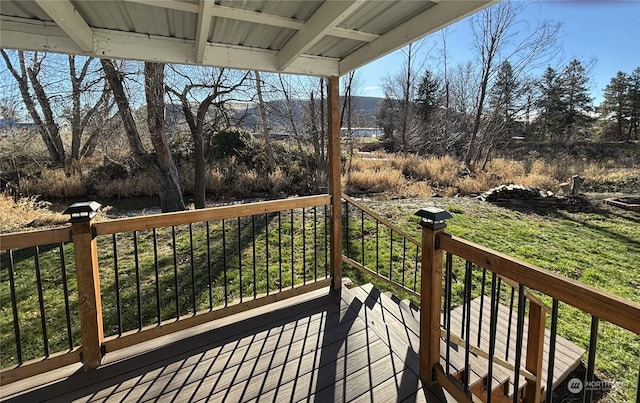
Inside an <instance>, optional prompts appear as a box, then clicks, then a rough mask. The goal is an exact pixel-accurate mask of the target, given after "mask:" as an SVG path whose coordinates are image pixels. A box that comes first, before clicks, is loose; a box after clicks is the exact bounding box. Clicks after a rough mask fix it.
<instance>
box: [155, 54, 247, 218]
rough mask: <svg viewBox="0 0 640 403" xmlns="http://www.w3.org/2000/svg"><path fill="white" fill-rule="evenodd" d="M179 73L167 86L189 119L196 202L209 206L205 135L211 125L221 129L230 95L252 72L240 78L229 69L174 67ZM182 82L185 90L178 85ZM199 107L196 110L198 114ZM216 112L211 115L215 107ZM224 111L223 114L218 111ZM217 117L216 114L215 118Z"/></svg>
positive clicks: (199, 205) (199, 206) (196, 204)
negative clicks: (183, 68)
mask: <svg viewBox="0 0 640 403" xmlns="http://www.w3.org/2000/svg"><path fill="white" fill-rule="evenodd" d="M171 70H172V71H173V72H174V73H175V74H176V77H177V79H176V81H177V82H175V83H173V85H174V86H170V85H167V86H166V89H167V92H169V93H170V94H172V95H175V96H176V97H177V98H178V100H179V101H180V104H181V106H182V112H183V113H184V117H185V120H186V121H187V125H188V126H189V131H190V132H191V138H192V140H193V160H194V162H193V170H194V197H193V199H194V205H195V207H196V208H198V209H199V208H204V207H205V196H206V186H205V171H206V158H205V155H206V150H205V141H204V136H205V132H206V131H207V128H209V129H212V128H217V127H218V124H219V122H218V120H219V118H220V116H221V115H224V114H225V113H226V111H225V104H226V103H227V102H229V101H230V99H229V98H228V95H229V94H231V93H233V92H234V91H236V90H238V89H239V88H240V87H241V86H243V85H244V82H245V80H246V79H247V77H248V75H249V73H248V72H247V73H244V74H243V75H242V76H241V77H240V78H239V79H238V80H235V79H233V78H232V77H231V76H229V74H228V70H226V69H210V68H205V69H204V70H202V69H201V71H200V72H201V73H203V74H198V72H196V71H193V69H190V70H188V71H182V70H181V69H180V68H179V67H178V66H171ZM179 85H182V90H181V91H178V90H177V89H176V88H175V87H177V86H179ZM194 106H195V113H194ZM212 107H213V108H214V113H213V114H211V113H209V112H211V110H210V109H211V108H212ZM218 112H221V113H218ZM212 116H213V117H212Z"/></svg>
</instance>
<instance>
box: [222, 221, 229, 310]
mask: <svg viewBox="0 0 640 403" xmlns="http://www.w3.org/2000/svg"><path fill="white" fill-rule="evenodd" d="M222 273H223V274H222V275H223V277H224V306H228V305H229V278H228V276H227V228H226V223H225V221H224V219H222Z"/></svg>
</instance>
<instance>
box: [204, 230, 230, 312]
mask: <svg viewBox="0 0 640 403" xmlns="http://www.w3.org/2000/svg"><path fill="white" fill-rule="evenodd" d="M205 229H206V231H207V280H208V282H207V288H208V289H209V310H212V309H213V274H212V273H211V234H210V227H209V221H207V222H206V223H205ZM225 294H226V293H225Z"/></svg>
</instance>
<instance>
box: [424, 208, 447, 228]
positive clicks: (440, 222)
mask: <svg viewBox="0 0 640 403" xmlns="http://www.w3.org/2000/svg"><path fill="white" fill-rule="evenodd" d="M416 215H417V216H418V217H420V218H422V220H421V222H420V224H421V225H423V226H425V227H427V228H431V229H440V228H444V227H446V224H445V222H444V221H445V220H447V219H449V218H451V217H452V216H451V214H450V213H449V212H448V211H447V210H444V209H441V208H439V207H426V208H422V209H420V210H418V211H416Z"/></svg>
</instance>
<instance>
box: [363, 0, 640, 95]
mask: <svg viewBox="0 0 640 403" xmlns="http://www.w3.org/2000/svg"><path fill="white" fill-rule="evenodd" d="M520 1H525V0H520ZM520 17H521V19H522V20H523V21H524V22H528V23H529V25H532V26H535V25H536V23H537V22H538V21H544V20H551V21H554V22H559V23H561V30H560V37H559V43H560V45H561V47H562V52H561V54H559V55H558V58H557V60H555V61H554V62H552V67H554V68H556V69H558V70H561V69H562V68H563V67H564V66H565V65H566V63H567V62H569V61H570V60H571V59H573V58H577V59H578V60H580V61H581V62H582V63H583V64H584V65H585V66H590V73H591V74H590V76H591V81H590V87H591V93H592V96H593V97H594V104H595V105H598V104H600V102H601V101H602V92H603V90H604V88H605V86H606V85H607V84H608V83H609V81H610V80H611V78H612V77H614V76H615V75H616V73H617V72H618V71H623V72H625V73H631V72H632V71H633V70H634V69H635V68H636V67H640V0H626V1H617V0H611V1H606V0H605V1H593V0H592V1H560V0H543V1H538V2H533V1H528V2H527V7H526V8H525V10H524V11H523V13H522V14H521V15H520ZM524 26H526V23H525V24H523V25H522V27H524ZM472 38H473V36H472V31H471V28H470V19H469V18H466V19H464V20H460V21H458V22H457V23H455V24H453V25H451V26H450V27H449V28H448V30H447V48H448V49H447V50H448V52H447V53H448V65H449V66H453V65H455V64H458V63H465V62H467V61H472V60H473V57H474V56H473V55H474V50H473V47H472ZM441 43H442V34H441V33H440V32H436V33H434V34H431V35H430V36H429V37H427V39H426V42H425V44H424V45H423V46H422V47H421V50H422V58H421V59H420V60H424V65H425V67H426V68H428V69H430V70H434V71H437V70H439V69H440V65H441V62H439V61H438V58H439V55H440V54H441V53H442V50H441V49H442V45H441ZM403 62H404V58H403V55H402V53H401V52H400V51H396V52H394V53H392V54H389V55H387V56H385V57H383V58H381V59H378V60H376V61H374V62H372V63H370V64H368V65H366V66H364V67H362V68H360V69H358V74H357V75H358V76H359V79H358V80H359V87H360V93H359V95H363V96H376V97H382V96H384V93H383V91H382V88H381V83H382V82H383V81H384V79H385V78H386V77H389V76H393V75H395V74H397V73H398V71H399V70H400V69H401V66H402V64H403ZM389 66H397V70H392V69H389ZM541 73H542V72H540V74H536V75H541Z"/></svg>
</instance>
